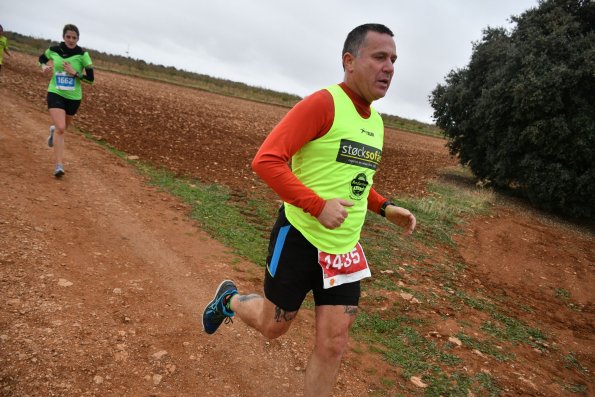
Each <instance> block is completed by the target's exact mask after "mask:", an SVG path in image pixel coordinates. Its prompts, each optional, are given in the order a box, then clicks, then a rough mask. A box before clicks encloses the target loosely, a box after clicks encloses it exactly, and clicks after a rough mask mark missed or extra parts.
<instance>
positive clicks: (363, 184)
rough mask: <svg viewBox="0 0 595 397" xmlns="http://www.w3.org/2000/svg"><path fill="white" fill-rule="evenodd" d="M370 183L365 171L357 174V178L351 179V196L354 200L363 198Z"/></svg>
mask: <svg viewBox="0 0 595 397" xmlns="http://www.w3.org/2000/svg"><path fill="white" fill-rule="evenodd" d="M368 185H369V183H368V178H367V177H366V174H364V173H363V172H362V173H360V174H357V175H356V176H355V178H353V179H352V180H351V185H350V189H349V197H351V198H352V199H354V200H361V199H362V197H363V195H364V192H365V191H366V188H367V187H368Z"/></svg>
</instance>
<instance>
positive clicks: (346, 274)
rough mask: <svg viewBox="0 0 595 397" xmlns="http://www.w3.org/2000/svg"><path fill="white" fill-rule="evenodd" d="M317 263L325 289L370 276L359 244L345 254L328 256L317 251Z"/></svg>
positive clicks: (366, 261)
mask: <svg viewBox="0 0 595 397" xmlns="http://www.w3.org/2000/svg"><path fill="white" fill-rule="evenodd" d="M318 263H319V264H320V266H321V267H322V281H323V286H324V288H325V289H327V288H331V287H336V286H337V285H341V284H344V283H352V282H354V281H359V280H361V279H363V278H366V277H370V276H372V273H370V268H369V267H368V260H367V259H366V255H365V254H364V250H363V249H362V246H361V245H360V243H357V245H356V246H355V248H354V249H353V250H351V251H350V252H348V253H346V254H329V253H327V252H323V251H321V250H318Z"/></svg>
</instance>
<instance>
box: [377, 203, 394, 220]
mask: <svg viewBox="0 0 595 397" xmlns="http://www.w3.org/2000/svg"><path fill="white" fill-rule="evenodd" d="M389 205H395V206H396V204H395V203H393V202H392V201H385V202H384V204H382V206H381V207H380V216H383V217H386V207H388V206H389Z"/></svg>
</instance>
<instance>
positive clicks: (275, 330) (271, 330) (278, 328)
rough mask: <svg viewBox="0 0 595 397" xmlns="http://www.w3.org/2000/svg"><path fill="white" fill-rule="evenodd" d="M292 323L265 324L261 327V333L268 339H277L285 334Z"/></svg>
mask: <svg viewBox="0 0 595 397" xmlns="http://www.w3.org/2000/svg"><path fill="white" fill-rule="evenodd" d="M290 325H291V323H285V324H280V323H273V324H268V325H266V326H263V327H262V329H261V333H262V335H263V336H264V337H266V338H268V339H277V338H278V337H280V336H282V335H284V334H285V333H286V332H287V331H288V330H289V327H290Z"/></svg>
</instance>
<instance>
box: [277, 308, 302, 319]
mask: <svg viewBox="0 0 595 397" xmlns="http://www.w3.org/2000/svg"><path fill="white" fill-rule="evenodd" d="M296 315H297V311H295V312H287V311H285V310H283V309H281V308H280V307H279V306H276V307H275V321H276V322H278V323H280V322H281V321H291V320H293V319H294V318H295V316H296Z"/></svg>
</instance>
